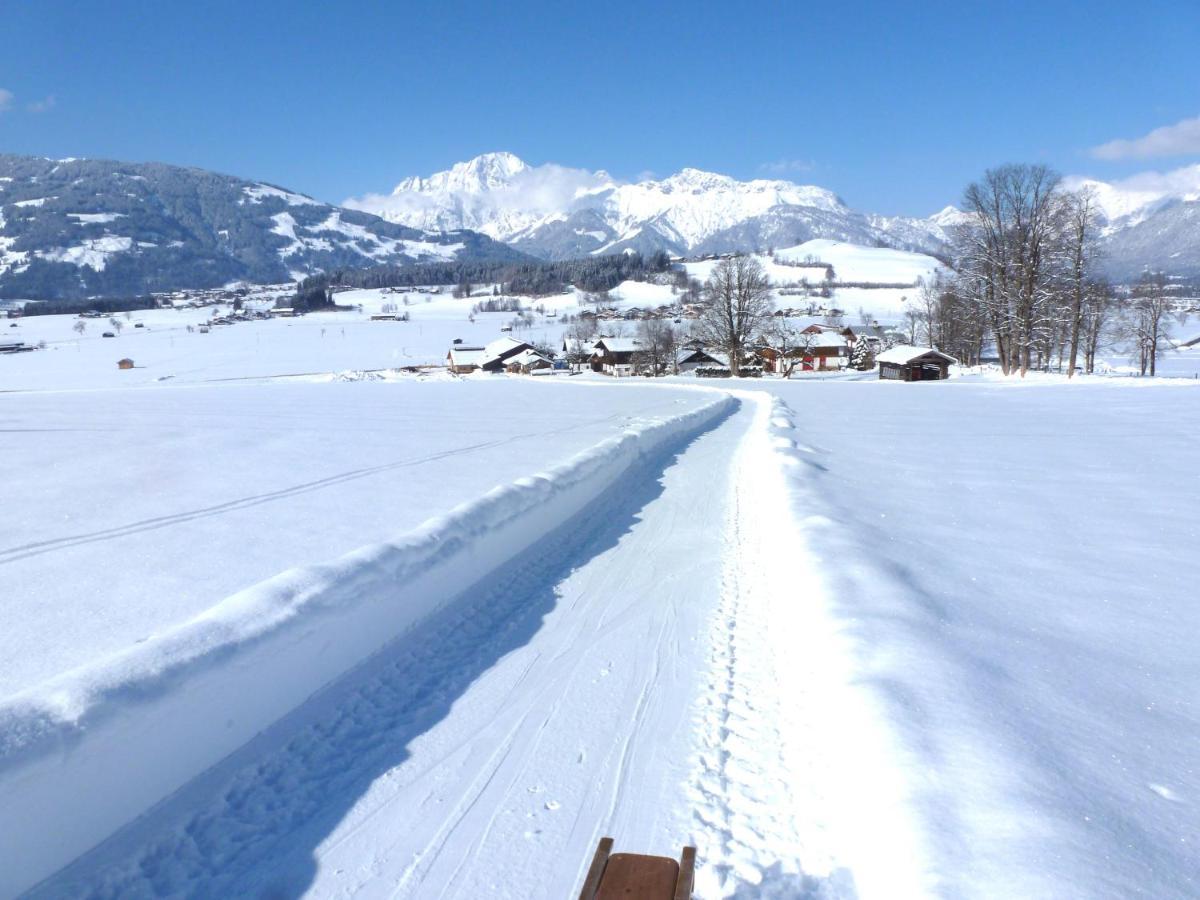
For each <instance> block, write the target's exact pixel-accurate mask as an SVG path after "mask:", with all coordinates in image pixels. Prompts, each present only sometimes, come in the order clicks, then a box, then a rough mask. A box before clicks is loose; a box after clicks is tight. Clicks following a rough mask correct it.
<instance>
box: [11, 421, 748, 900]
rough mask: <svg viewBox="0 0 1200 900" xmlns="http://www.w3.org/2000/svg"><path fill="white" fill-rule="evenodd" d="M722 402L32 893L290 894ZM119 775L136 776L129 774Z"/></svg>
mask: <svg viewBox="0 0 1200 900" xmlns="http://www.w3.org/2000/svg"><path fill="white" fill-rule="evenodd" d="M735 409H736V407H734V408H732V409H731V410H730V412H728V413H726V414H725V415H724V416H722V417H721V418H719V419H718V420H716V421H715V422H713V423H712V424H710V425H709V426H708V427H707V428H706V429H705V430H704V431H703V432H701V433H699V434H695V435H692V436H690V437H688V438H685V439H683V440H681V441H678V442H676V443H674V444H672V445H671V446H669V447H666V448H664V449H662V450H660V451H659V452H658V453H655V454H653V455H651V456H649V457H647V458H646V459H644V460H641V461H640V462H638V463H637V464H635V467H634V469H633V470H631V471H630V472H629V473H628V474H627V476H626V477H625V478H624V479H622V481H621V482H620V486H619V489H618V490H613V491H608V492H606V493H605V494H603V495H602V496H601V497H600V498H599V499H598V500H596V501H593V502H592V503H591V504H589V506H587V507H585V508H584V509H583V510H581V511H580V512H579V513H578V514H577V515H576V516H575V517H574V518H573V519H572V520H571V522H570V523H568V525H567V526H565V527H563V528H562V529H560V530H559V531H558V532H557V533H556V534H555V535H554V536H553V537H551V538H548V539H546V540H543V541H542V542H540V543H539V544H537V545H535V546H534V547H532V548H530V549H528V550H526V551H525V552H523V553H522V554H520V555H519V556H517V557H515V558H514V559H512V560H510V561H509V562H508V563H507V564H505V565H504V566H502V567H501V568H500V569H498V570H495V571H493V572H491V573H488V574H487V576H486V577H485V578H483V579H482V580H481V581H479V582H477V583H476V584H474V585H473V586H472V587H470V588H469V589H467V590H465V591H463V592H462V593H461V594H460V595H459V597H458V598H457V599H456V600H454V601H452V602H451V603H449V604H447V607H446V608H445V609H444V610H443V611H441V612H440V613H438V614H435V615H434V616H432V617H431V618H430V619H428V620H426V621H425V622H423V623H421V624H420V625H418V626H417V627H416V628H414V629H412V630H411V631H409V632H407V633H406V634H404V635H403V636H401V637H400V638H398V639H397V640H396V641H395V642H393V643H392V644H390V645H389V646H388V647H386V648H384V649H383V650H381V651H380V652H379V653H378V654H376V655H375V656H373V657H372V658H371V659H369V660H367V661H365V662H364V663H363V664H361V665H360V666H358V667H357V668H356V669H354V670H353V671H352V672H350V673H347V674H346V675H345V676H343V677H342V678H341V679H339V680H338V681H336V682H334V683H333V684H332V685H330V686H328V687H326V688H325V689H323V690H322V691H321V692H320V693H318V694H317V695H316V696H314V697H313V698H312V699H311V700H310V701H309V702H308V703H306V704H304V705H303V706H302V707H300V708H299V709H298V710H296V711H294V712H293V713H291V714H290V715H288V716H286V717H285V718H284V719H282V720H280V721H279V722H277V723H276V724H274V725H273V726H271V727H270V728H268V729H267V730H266V731H265V732H263V734H261V735H259V736H258V737H257V738H255V739H254V740H253V741H251V742H250V743H249V744H247V745H246V746H244V747H243V748H241V749H240V750H238V751H236V752H235V753H234V754H232V755H231V756H230V757H228V758H227V759H226V760H224V761H223V762H222V763H219V764H218V765H217V766H215V767H214V768H213V769H211V770H209V771H208V772H206V773H204V774H203V775H201V776H199V777H198V778H197V779H195V780H194V781H192V782H191V783H189V784H188V785H187V786H185V787H184V788H183V789H181V790H180V791H179V792H177V793H176V794H175V795H174V796H172V797H170V798H168V799H167V800H165V801H164V802H163V803H162V804H160V805H159V806H158V807H157V808H156V809H155V810H153V811H151V812H150V813H149V814H147V815H146V816H145V817H143V818H142V819H141V820H139V821H137V822H134V823H133V824H131V825H129V826H127V827H126V828H125V829H123V830H122V831H120V832H118V833H117V834H116V835H114V836H113V837H111V838H109V839H108V840H107V841H105V842H104V843H103V844H101V845H100V846H99V847H97V848H96V849H94V850H93V851H91V852H90V853H88V854H86V855H85V856H83V857H81V858H80V859H79V860H77V861H76V862H75V863H73V864H72V865H71V866H69V867H67V868H66V869H64V870H63V871H62V872H60V873H58V874H57V875H56V876H53V877H52V878H50V879H49V880H47V881H46V882H43V883H42V884H41V885H39V886H38V887H37V888H35V889H34V890H33V891H32V892H31V893H30V896H33V897H49V896H54V897H60V896H64V895H69V896H84V897H97V898H100V897H134V896H164V895H172V894H174V895H187V896H189V897H228V896H234V895H238V896H247V895H249V896H260V897H272V898H291V897H298V896H301V895H302V894H304V893H305V891H307V890H308V889H309V888H310V887H311V885H312V884H313V881H314V878H315V874H316V869H317V863H316V859H315V851H316V848H317V847H318V846H319V845H320V844H321V842H322V841H323V840H324V839H325V838H326V837H327V836H328V835H329V834H330V833H332V832H333V831H334V829H335V828H336V827H337V825H338V823H339V822H341V821H342V820H343V818H344V817H345V815H346V813H347V812H348V811H349V810H350V809H351V808H352V807H353V806H354V804H355V802H356V801H357V800H358V799H359V798H360V797H362V796H363V795H364V794H365V793H366V792H367V790H368V789H369V788H370V786H371V784H372V783H373V782H375V781H376V780H377V779H378V778H379V777H380V776H382V775H383V774H384V773H386V772H388V771H390V770H392V769H394V768H395V767H396V766H398V765H400V764H402V763H403V762H404V761H405V760H407V759H408V758H409V757H410V752H409V745H410V744H411V742H412V741H413V740H414V739H415V738H417V737H418V736H419V735H421V734H424V733H425V732H427V731H428V730H429V729H431V728H432V727H433V726H435V725H436V724H437V723H438V722H440V721H442V720H443V719H444V718H446V717H447V716H448V714H449V713H450V710H451V707H452V705H453V704H454V703H455V702H456V701H457V700H458V699H459V698H460V697H461V696H462V695H463V694H464V693H465V692H466V691H467V689H468V688H469V687H470V685H471V684H472V683H473V682H474V681H476V680H477V679H478V678H479V677H480V676H481V675H482V674H483V673H485V672H486V671H488V669H490V668H491V667H492V666H494V665H495V664H496V663H497V662H498V661H499V660H500V659H501V658H503V657H504V656H506V655H507V654H509V653H511V652H513V651H514V650H517V649H518V648H520V647H523V646H525V645H526V644H528V643H529V642H530V640H531V639H532V638H533V637H534V635H535V634H536V633H537V632H538V630H539V629H540V628H541V625H542V622H543V619H544V618H545V616H546V615H547V614H548V613H549V612H550V611H551V610H553V609H554V607H555V605H556V603H557V602H558V599H559V592H558V585H559V583H560V582H561V581H563V580H564V579H566V578H567V577H568V576H569V575H570V574H571V573H572V572H573V571H574V570H575V569H578V568H579V567H581V566H583V565H585V564H586V563H587V562H588V561H589V560H591V559H593V558H594V557H596V556H598V555H599V554H601V553H604V552H605V551H606V550H608V549H610V548H612V547H614V546H616V544H617V543H618V542H619V541H620V540H621V538H622V537H623V536H624V535H626V534H627V533H629V531H630V530H631V529H632V528H633V526H634V525H635V524H636V522H637V521H638V520H639V518H640V515H639V514H640V512H641V510H642V509H643V508H644V507H645V506H647V505H648V504H650V503H652V502H653V501H654V500H655V499H656V498H657V497H658V496H659V495H660V494H661V493H662V491H663V484H662V476H663V472H664V471H665V470H666V469H667V468H669V467H670V466H671V465H673V464H674V463H675V461H676V460H677V459H678V458H679V457H680V456H681V455H682V454H683V452H684V451H685V450H686V449H687V447H688V446H689V445H690V444H691V443H693V442H694V441H695V440H697V439H698V438H699V437H700V436H702V435H703V434H705V433H708V432H710V431H712V430H714V429H716V428H718V427H719V426H720V425H721V424H723V423H724V422H725V421H726V420H727V419H728V418H729V416H730V415H732V413H733V411H734V410H735ZM131 777H136V773H133V775H132V776H131Z"/></svg>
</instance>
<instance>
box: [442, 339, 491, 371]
mask: <svg viewBox="0 0 1200 900" xmlns="http://www.w3.org/2000/svg"><path fill="white" fill-rule="evenodd" d="M482 358H483V348H482V347H468V346H466V345H465V344H455V345H454V346H453V347H451V348H450V351H449V352H448V353H447V354H446V367H447V368H449V369H450V371H451V372H453V373H454V374H455V375H466V374H468V373H470V372H474V371H475V370H476V369H478V368H479V360H481V359H482Z"/></svg>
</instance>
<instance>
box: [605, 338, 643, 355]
mask: <svg viewBox="0 0 1200 900" xmlns="http://www.w3.org/2000/svg"><path fill="white" fill-rule="evenodd" d="M601 345H603V347H604V349H605V350H607V351H608V352H609V353H633V352H634V351H635V350H637V349H638V342H637V341H635V340H634V339H633V338H615V337H606V338H600V340H598V341H596V347H597V348H599V347H600V346H601Z"/></svg>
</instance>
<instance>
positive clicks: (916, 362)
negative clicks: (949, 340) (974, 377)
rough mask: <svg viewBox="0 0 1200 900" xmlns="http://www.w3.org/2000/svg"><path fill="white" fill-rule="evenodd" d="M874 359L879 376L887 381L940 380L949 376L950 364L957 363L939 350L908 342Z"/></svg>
mask: <svg viewBox="0 0 1200 900" xmlns="http://www.w3.org/2000/svg"><path fill="white" fill-rule="evenodd" d="M875 361H876V362H877V363H878V364H879V377H880V378H883V379H887V380H889V381H942V380H944V379H946V378H948V377H950V366H951V364H957V363H958V360H956V359H955V358H954V357H953V356H947V355H946V354H945V353H942V352H941V351H940V350H933V349H931V348H929V347H914V346H912V345H910V344H901V345H900V346H899V347H893V348H892V349H891V350H885V351H883V352H882V353H880V354H879V355H878V356H877V357H876V358H875Z"/></svg>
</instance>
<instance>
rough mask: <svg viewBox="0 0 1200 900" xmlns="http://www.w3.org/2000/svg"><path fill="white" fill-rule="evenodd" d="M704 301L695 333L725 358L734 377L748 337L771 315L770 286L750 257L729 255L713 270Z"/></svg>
mask: <svg viewBox="0 0 1200 900" xmlns="http://www.w3.org/2000/svg"><path fill="white" fill-rule="evenodd" d="M704 298H705V301H706V305H705V309H704V312H703V314H702V315H701V316H700V319H699V321H698V322H697V323H696V333H697V335H698V336H699V337H700V338H701V339H702V340H703V341H704V342H705V343H707V344H710V345H712V346H716V347H720V348H721V349H722V350H723V351H724V352H725V353H726V354H727V355H728V356H729V371H730V373H731V374H732V375H733V377H734V378H738V377H740V375H741V364H742V359H743V358H744V356H745V354H746V351H747V349H748V348H749V346H750V341H751V338H752V337H753V336H754V335H755V334H756V333H757V332H758V331H759V327H760V323H761V322H762V320H763V319H764V317H766V316H768V315H769V314H770V312H771V305H772V304H771V283H770V281H769V280H768V278H767V274H766V272H765V271H764V270H763V267H762V265H761V264H759V262H758V260H756V259H755V258H754V257H752V256H733V257H729V258H727V259H723V260H721V261H720V262H718V263H717V265H716V266H714V267H713V270H712V273H711V274H710V275H709V276H708V281H707V282H706V283H705V285H704Z"/></svg>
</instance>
